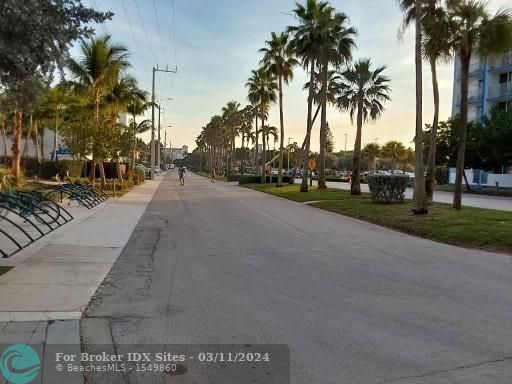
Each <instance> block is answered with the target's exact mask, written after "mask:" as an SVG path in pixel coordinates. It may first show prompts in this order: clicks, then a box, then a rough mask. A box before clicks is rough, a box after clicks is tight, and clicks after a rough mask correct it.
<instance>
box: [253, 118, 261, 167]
mask: <svg viewBox="0 0 512 384" xmlns="http://www.w3.org/2000/svg"><path fill="white" fill-rule="evenodd" d="M258 138H259V133H258V114H256V142H255V146H254V166H255V167H256V174H257V175H259V174H260V167H259V166H258Z"/></svg>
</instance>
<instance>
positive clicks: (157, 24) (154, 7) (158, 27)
mask: <svg viewBox="0 0 512 384" xmlns="http://www.w3.org/2000/svg"><path fill="white" fill-rule="evenodd" d="M153 10H154V11H155V20H156V30H157V32H158V37H159V38H160V46H161V48H162V54H163V56H164V63H165V64H166V65H168V64H169V62H168V61H167V55H166V54H165V48H164V41H163V40H162V34H161V33H160V23H159V22H158V13H157V11H156V0H153Z"/></svg>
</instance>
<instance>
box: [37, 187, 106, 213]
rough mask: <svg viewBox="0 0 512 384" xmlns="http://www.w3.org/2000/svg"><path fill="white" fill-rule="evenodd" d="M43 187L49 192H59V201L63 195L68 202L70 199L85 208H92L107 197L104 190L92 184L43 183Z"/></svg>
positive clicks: (62, 198) (61, 200)
mask: <svg viewBox="0 0 512 384" xmlns="http://www.w3.org/2000/svg"><path fill="white" fill-rule="evenodd" d="M44 188H46V189H49V190H50V192H49V193H50V194H52V193H59V194H60V202H61V203H62V202H63V200H64V197H66V198H67V199H68V200H69V202H70V203H71V201H76V202H77V203H78V204H79V205H81V206H83V207H86V208H87V209H91V208H94V207H95V206H97V205H98V204H101V203H102V202H104V201H105V200H107V199H108V198H109V196H108V195H107V194H106V193H105V192H103V191H102V190H100V189H98V188H96V187H93V186H92V185H78V184H74V183H66V184H61V185H45V186H44Z"/></svg>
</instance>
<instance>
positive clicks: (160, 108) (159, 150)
mask: <svg viewBox="0 0 512 384" xmlns="http://www.w3.org/2000/svg"><path fill="white" fill-rule="evenodd" d="M161 114H162V105H161V104H160V105H159V106H158V154H157V164H158V169H159V170H160V169H161V168H162V164H161V159H160V153H161V152H162V145H161V144H160V140H161V137H160V128H161V127H160V115H161Z"/></svg>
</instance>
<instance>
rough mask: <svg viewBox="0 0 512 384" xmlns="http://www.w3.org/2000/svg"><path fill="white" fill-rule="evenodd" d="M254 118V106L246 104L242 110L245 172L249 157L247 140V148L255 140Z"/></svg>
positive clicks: (241, 128) (242, 163)
mask: <svg viewBox="0 0 512 384" xmlns="http://www.w3.org/2000/svg"><path fill="white" fill-rule="evenodd" d="M252 119H253V107H252V105H247V106H245V108H244V109H242V111H240V128H239V129H240V133H241V134H242V159H241V167H240V168H241V172H242V174H244V173H245V168H246V166H247V164H246V162H247V158H246V155H247V154H246V152H245V141H246V140H247V148H249V141H250V140H253V142H254V138H255V137H254V132H253V131H252Z"/></svg>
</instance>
